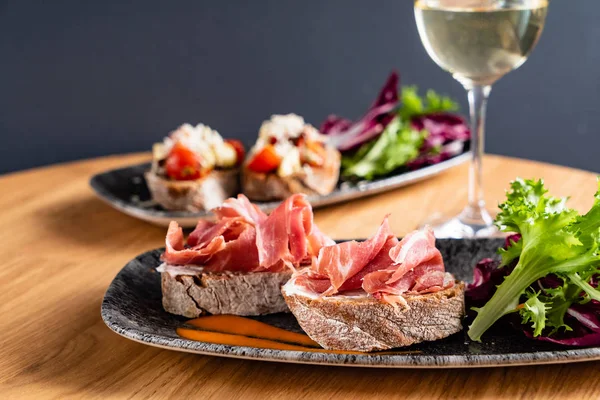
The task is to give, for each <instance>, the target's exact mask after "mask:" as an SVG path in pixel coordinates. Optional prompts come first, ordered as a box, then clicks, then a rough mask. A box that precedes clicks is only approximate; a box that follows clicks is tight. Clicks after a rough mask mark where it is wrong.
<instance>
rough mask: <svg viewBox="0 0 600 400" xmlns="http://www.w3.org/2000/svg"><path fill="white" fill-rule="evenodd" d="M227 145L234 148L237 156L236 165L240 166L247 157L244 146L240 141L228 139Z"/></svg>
mask: <svg viewBox="0 0 600 400" xmlns="http://www.w3.org/2000/svg"><path fill="white" fill-rule="evenodd" d="M225 143H227V144H228V145H230V146H231V147H233V149H234V150H235V155H236V162H235V165H236V166H238V165H240V164H241V163H242V162H243V161H244V157H245V156H246V150H245V149H244V145H243V144H242V142H240V141H239V140H235V139H227V140H225Z"/></svg>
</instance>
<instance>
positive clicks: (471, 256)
mask: <svg viewBox="0 0 600 400" xmlns="http://www.w3.org/2000/svg"><path fill="white" fill-rule="evenodd" d="M501 243H502V240H499V239H469V240H459V239H439V240H438V241H437V246H438V248H439V249H440V250H441V252H442V254H443V256H444V260H445V262H446V269H447V271H449V272H452V273H453V274H454V275H455V276H456V277H457V278H458V279H461V280H467V281H468V280H470V278H471V274H472V269H473V266H474V265H475V263H476V261H477V260H480V259H481V258H484V257H489V256H490V255H493V254H495V250H496V249H497V248H498V247H499V245H500V244H501ZM161 253H162V249H157V250H152V251H149V252H146V253H144V254H141V255H139V256H138V257H136V258H135V259H133V260H131V261H130V262H129V263H128V264H127V265H126V266H125V267H124V268H123V269H122V270H121V272H119V274H118V275H117V276H116V277H115V279H114V280H113V282H112V283H111V285H110V287H109V288H108V290H107V292H106V295H105V296H104V300H103V302H102V319H103V320H104V322H105V323H106V325H107V326H108V327H109V328H110V329H112V330H113V331H115V332H117V333H118V334H120V335H122V336H125V337H126V338H128V339H132V340H135V341H138V342H141V343H145V344H149V345H152V346H158V347H163V348H166V349H171V350H179V351H185V352H191V353H199V354H208V355H215V356H224V357H234V358H246V359H256V360H266V361H280V362H293V363H307V364H328V365H345V366H368V367H392V368H442V367H482V366H506V365H526V364H551V363H563V362H574V361H587V360H595V359H600V347H590V348H567V347H562V346H559V345H555V344H551V343H545V342H538V341H534V340H530V339H527V338H525V337H524V336H522V335H518V334H516V333H513V332H506V333H504V334H499V333H494V334H488V335H486V337H485V338H484V340H483V342H482V343H476V342H471V341H470V340H469V339H468V337H467V336H466V333H465V332H464V331H463V332H461V333H457V334H455V335H453V336H450V337H448V338H446V339H443V340H439V341H436V342H429V343H421V344H418V345H413V346H410V347H407V348H403V349H401V350H402V351H407V352H409V353H407V354H397V355H396V354H394V355H390V354H379V355H378V354H377V353H373V354H365V355H354V354H331V353H318V352H315V353H313V352H310V353H308V352H301V351H283V350H268V349H258V348H251V347H241V346H227V345H216V344H211V343H204V342H196V341H191V340H186V339H181V338H179V337H178V336H177V334H176V333H175V329H176V328H177V327H179V326H181V325H182V324H183V322H184V321H185V319H184V318H181V317H177V316H175V315H171V314H169V313H167V312H165V311H164V310H163V308H162V305H161V291H160V274H159V273H157V272H156V271H155V270H154V269H155V268H156V267H157V266H158V265H159V264H160V261H159V259H158V258H159V256H160V254H161ZM256 319H258V320H261V321H264V322H267V323H269V324H271V325H275V326H278V327H281V328H284V329H288V330H293V331H297V332H301V330H300V327H299V326H298V324H297V323H296V320H295V319H294V317H293V315H291V314H286V313H280V314H272V315H268V316H264V317H256Z"/></svg>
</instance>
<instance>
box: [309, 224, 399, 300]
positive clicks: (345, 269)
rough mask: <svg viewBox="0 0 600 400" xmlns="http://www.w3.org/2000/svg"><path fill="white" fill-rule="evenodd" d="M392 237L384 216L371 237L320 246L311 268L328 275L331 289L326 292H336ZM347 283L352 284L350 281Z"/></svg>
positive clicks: (375, 255) (320, 273) (361, 269)
mask: <svg viewBox="0 0 600 400" xmlns="http://www.w3.org/2000/svg"><path fill="white" fill-rule="evenodd" d="M393 237H394V235H393V233H392V231H391V230H390V227H389V224H388V219H387V216H386V217H385V219H384V220H383V223H382V224H381V226H380V227H379V229H378V230H377V232H376V233H375V236H373V237H372V238H370V239H367V240H365V241H364V242H356V241H350V242H344V243H340V244H337V245H335V246H328V247H324V248H322V250H321V251H320V252H319V257H318V258H317V261H316V264H315V265H313V269H314V270H315V272H316V273H317V274H319V275H324V276H327V277H329V279H330V282H331V289H330V290H328V292H327V294H333V293H337V292H338V291H339V289H340V288H341V287H342V286H343V285H344V283H346V282H347V281H348V280H349V279H351V278H352V277H354V276H355V275H357V274H358V273H360V272H361V271H363V270H364V269H365V267H366V266H367V265H368V264H369V263H370V262H371V261H372V260H374V259H375V257H377V255H378V254H379V253H380V252H381V250H382V249H383V247H384V245H385V244H386V243H387V242H388V239H391V238H393ZM358 282H359V283H360V280H358ZM349 285H350V286H353V284H352V283H350V284H349ZM358 287H360V285H358Z"/></svg>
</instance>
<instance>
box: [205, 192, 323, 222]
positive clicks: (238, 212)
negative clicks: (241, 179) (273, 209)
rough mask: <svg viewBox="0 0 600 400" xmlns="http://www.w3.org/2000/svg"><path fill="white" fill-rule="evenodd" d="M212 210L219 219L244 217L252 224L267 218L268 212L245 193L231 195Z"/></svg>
mask: <svg viewBox="0 0 600 400" xmlns="http://www.w3.org/2000/svg"><path fill="white" fill-rule="evenodd" d="M212 212H213V214H215V216H216V217H217V219H220V220H223V219H227V218H243V219H244V221H246V222H247V223H249V224H251V225H257V224H259V223H261V222H263V221H264V220H265V219H267V214H265V213H264V212H263V211H262V210H261V209H260V208H258V206H257V205H256V204H252V203H251V202H250V200H248V198H247V197H246V196H244V195H243V194H238V196H237V198H233V197H231V198H229V199H227V200H225V201H224V202H223V204H222V205H221V206H220V207H217V208H214V209H213V210H212ZM311 212H312V209H311Z"/></svg>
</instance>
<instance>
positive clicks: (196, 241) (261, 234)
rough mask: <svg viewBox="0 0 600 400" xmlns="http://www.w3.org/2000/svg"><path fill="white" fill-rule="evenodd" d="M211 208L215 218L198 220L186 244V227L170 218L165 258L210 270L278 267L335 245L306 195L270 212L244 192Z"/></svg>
mask: <svg viewBox="0 0 600 400" xmlns="http://www.w3.org/2000/svg"><path fill="white" fill-rule="evenodd" d="M213 213H214V214H215V216H216V221H214V222H211V221H204V220H201V221H199V222H198V225H197V226H196V229H194V231H193V232H192V233H191V234H190V235H189V237H188V241H187V246H185V245H184V237H183V231H182V229H181V228H180V227H179V225H177V223H176V222H171V224H170V225H169V231H168V233H167V238H166V249H165V252H164V254H163V255H162V259H163V261H165V262H166V263H168V264H171V265H179V266H186V265H194V266H202V267H203V268H204V270H206V271H209V272H220V271H242V272H254V271H266V270H269V271H276V272H278V271H282V270H284V269H285V268H287V267H291V268H292V269H293V268H296V267H298V266H299V265H301V264H302V263H303V262H308V263H310V260H311V259H312V258H313V257H316V256H317V254H318V253H319V250H320V249H321V248H322V247H324V246H327V245H333V244H335V242H334V241H333V240H331V239H330V238H328V237H327V236H325V235H324V234H323V233H322V232H321V231H320V230H319V229H318V228H317V227H316V225H314V222H313V213H312V208H311V206H310V204H309V203H308V202H307V201H306V198H305V197H304V196H302V195H297V196H292V197H290V198H289V199H288V200H286V201H284V202H283V203H282V204H281V205H280V206H279V207H277V208H276V209H275V210H274V211H273V213H272V214H271V215H270V216H267V215H266V214H265V213H264V212H262V211H261V210H260V209H259V208H258V207H257V206H256V205H254V204H252V203H251V202H250V201H249V200H248V199H247V198H246V197H245V196H244V195H238V197H237V198H230V199H227V200H226V201H225V202H224V203H223V205H222V206H220V207H218V208H216V209H214V210H213Z"/></svg>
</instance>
